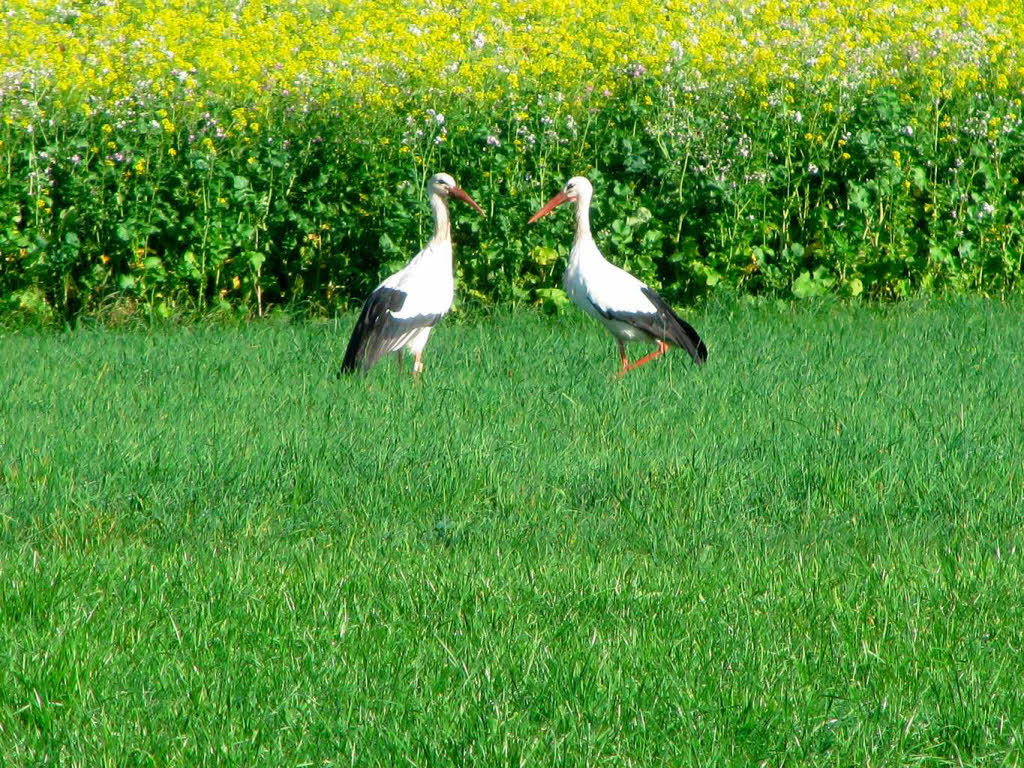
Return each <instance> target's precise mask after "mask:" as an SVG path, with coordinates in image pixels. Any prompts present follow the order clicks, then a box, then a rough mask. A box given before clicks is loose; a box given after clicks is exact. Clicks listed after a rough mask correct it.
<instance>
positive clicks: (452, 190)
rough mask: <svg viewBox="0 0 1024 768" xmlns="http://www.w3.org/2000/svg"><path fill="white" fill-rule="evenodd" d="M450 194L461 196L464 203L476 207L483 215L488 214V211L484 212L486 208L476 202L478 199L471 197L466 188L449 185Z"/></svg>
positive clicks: (460, 198)
mask: <svg viewBox="0 0 1024 768" xmlns="http://www.w3.org/2000/svg"><path fill="white" fill-rule="evenodd" d="M448 194H449V195H451V196H452V197H457V198H459V200H461V201H462V202H464V203H469V204H470V205H471V206H473V207H474V208H476V211H477V213H479V214H480V215H481V216H486V215H487V214H486V213H484V209H483V208H481V207H480V206H479V205H477V204H476V200H474V199H473V198H472V197H470V196H469V193H468V192H466V190H464V189H463V188H462V187H449V188H448Z"/></svg>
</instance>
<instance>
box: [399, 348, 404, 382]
mask: <svg viewBox="0 0 1024 768" xmlns="http://www.w3.org/2000/svg"><path fill="white" fill-rule="evenodd" d="M402 351H403V350H401V349H400V350H398V375H399V376H401V375H402V369H403V368H404V367H405V366H403V365H402Z"/></svg>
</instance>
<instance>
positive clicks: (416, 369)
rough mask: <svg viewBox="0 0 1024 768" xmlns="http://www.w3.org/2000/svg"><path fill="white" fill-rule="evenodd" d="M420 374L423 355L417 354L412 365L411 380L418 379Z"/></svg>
mask: <svg viewBox="0 0 1024 768" xmlns="http://www.w3.org/2000/svg"><path fill="white" fill-rule="evenodd" d="M421 373H423V353H422V352H417V353H416V355H415V357H414V359H413V364H412V375H413V378H416V379H418V378H419V376H420V374H421Z"/></svg>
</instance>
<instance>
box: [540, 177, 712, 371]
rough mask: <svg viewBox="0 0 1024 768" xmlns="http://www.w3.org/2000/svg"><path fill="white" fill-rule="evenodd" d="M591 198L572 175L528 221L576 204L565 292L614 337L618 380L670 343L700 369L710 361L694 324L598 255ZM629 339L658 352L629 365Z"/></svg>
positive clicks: (590, 191) (581, 179) (584, 182)
mask: <svg viewBox="0 0 1024 768" xmlns="http://www.w3.org/2000/svg"><path fill="white" fill-rule="evenodd" d="M593 194H594V188H593V186H591V184H590V182H589V181H588V180H587V179H585V178H584V177H583V176H574V177H573V178H571V179H569V181H567V182H566V184H565V186H564V187H563V188H562V191H561V192H559V193H558V194H557V195H555V196H554V197H552V198H551V199H550V200H549V201H548V203H547V205H545V206H544V207H543V208H541V209H540V210H539V211H537V212H536V213H535V214H533V217H532V218H531V219H530V221H529V223H530V224H532V223H533V222H535V221H537V219H539V218H540V217H541V216H546V215H547V214H549V213H551V211H553V210H554V209H555V208H557V207H558V206H559V205H561V204H562V203H566V202H575V203H576V236H575V238H573V241H572V251H570V253H569V266H568V267H566V270H565V274H564V275H563V276H562V287H563V288H565V292H566V293H567V294H568V295H569V297H570V298H571V299H572V300H573V302H575V304H576V306H577V307H579V308H580V309H582V310H583V311H584V312H586V313H587V314H588V315H590V316H591V317H593V318H595V319H597V320H598V321H599V322H600V323H601V324H602V325H604V327H605V328H607V329H608V332H609V333H611V334H612V336H614V337H615V341H616V343H617V344H618V345H619V357H620V359H621V361H622V367H621V368H620V369H619V376H622V375H623V374H625V373H627V372H628V371H631V370H633V369H634V368H639V367H640V366H641V365H643V364H644V363H647V362H650V361H651V360H654V359H655V358H657V357H661V356H662V355H663V354H665V353H666V352H667V351H668V348H669V345H670V344H674V345H675V346H677V347H682V348H683V349H685V350H686V351H687V352H689V353H690V356H691V357H692V358H693V361H694V362H695V363H696V364H697V365H702V364H703V363H704V361H705V360H707V358H708V348H707V347H706V346H704V342H703V341H701V338H700V336H699V335H698V334H697V331H695V330H694V329H693V326H691V325H690V324H689V323H687V322H686V321H685V320H683V319H681V318H680V317H679V315H677V314H676V313H675V312H674V311H673V310H672V308H671V307H670V306H669V305H668V304H666V303H665V301H664V299H662V298H661V297H660V296H659V295H658V294H657V293H655V292H654V290H653V289H651V288H650V287H649V286H647V285H645V284H644V283H642V282H641V281H639V280H637V279H636V278H635V277H633V276H632V275H631V274H629V273H628V272H626V271H625V270H623V269H619V268H618V267H616V266H615V265H614V264H611V263H609V262H608V261H607V260H606V259H605V258H604V256H602V255H601V251H599V250H598V248H597V244H596V243H595V242H594V236H593V235H591V234H590V198H591V197H592V196H593ZM629 341H653V342H654V343H655V344H656V345H657V349H655V350H654V351H653V352H651V353H650V354H649V355H647V356H645V357H642V358H640V359H639V360H636V361H635V362H632V363H631V362H629V358H628V357H627V356H626V342H629Z"/></svg>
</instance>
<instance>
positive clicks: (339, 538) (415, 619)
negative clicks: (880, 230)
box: [0, 297, 1024, 768]
mask: <svg viewBox="0 0 1024 768" xmlns="http://www.w3.org/2000/svg"><path fill="white" fill-rule="evenodd" d="M1021 310H1022V307H1021V306H1020V302H1019V301H1011V302H1008V303H1003V302H998V301H992V300H985V299H980V298H977V297H975V298H960V299H955V300H941V301H939V300H931V301H927V302H923V301H909V302H903V303H900V304H897V305H877V304H870V303H863V304H859V303H856V302H855V303H852V304H851V303H840V302H838V301H834V300H825V301H822V300H818V301H813V302H803V303H800V302H796V303H793V302H781V301H778V302H777V301H774V300H770V301H769V300H760V301H759V300H748V299H735V300H732V299H731V300H722V299H716V300H713V301H710V302H708V303H707V304H706V305H705V306H704V307H703V308H702V309H701V310H699V311H694V310H691V311H688V312H687V313H686V316H687V318H688V319H690V320H691V321H692V322H693V323H694V325H695V326H696V327H697V328H698V329H700V330H701V332H702V333H703V334H704V336H705V338H706V339H707V340H708V344H709V347H710V358H709V361H708V363H707V365H706V366H705V367H704V368H702V369H697V368H695V367H694V366H693V365H692V364H690V362H689V360H688V358H687V357H686V356H685V355H683V354H682V353H679V352H678V351H677V352H674V353H672V354H670V355H668V356H667V357H666V358H664V359H662V360H659V361H657V362H656V363H652V364H651V365H648V366H646V367H644V368H642V369H640V370H638V371H636V372H634V373H632V374H630V375H629V376H627V377H626V378H624V379H623V380H621V381H616V380H614V379H613V378H612V373H613V372H614V371H615V370H616V359H615V352H614V348H613V345H612V343H611V342H610V341H609V339H608V338H607V337H606V336H605V335H604V334H603V333H602V332H601V331H600V330H599V329H598V328H597V327H596V325H595V324H593V323H592V322H590V321H588V320H587V319H586V318H583V317H581V316H579V315H578V313H567V314H564V315H556V316H546V315H542V314H540V313H537V312H525V311H519V312H508V311H506V310H495V311H494V312H493V313H492V314H491V315H489V316H482V317H478V318H476V319H472V318H470V319H463V320H462V321H461V322H454V321H452V320H451V319H449V320H446V321H445V322H444V323H443V324H442V326H441V327H440V328H439V329H438V331H437V332H436V334H435V338H434V339H433V340H432V342H431V345H430V347H429V348H428V350H427V358H426V361H427V368H426V372H425V374H424V377H423V380H422V381H421V383H420V384H419V385H414V384H413V383H412V382H411V381H410V380H409V379H408V378H406V377H399V376H398V375H397V373H396V371H395V369H394V365H393V364H391V363H388V364H381V365H380V366H378V367H377V368H375V369H374V370H373V371H371V373H370V375H369V377H368V378H366V379H360V378H345V379H338V378H336V376H335V373H336V371H337V368H338V365H339V362H340V357H341V354H342V352H343V350H344V344H345V342H346V340H347V339H346V334H347V332H348V330H349V328H350V325H351V322H352V321H353V317H352V316H344V317H341V318H339V319H335V320H331V321H321V322H311V321H303V322H292V321H290V320H288V318H287V317H286V316H284V315H278V316H276V317H275V318H272V319H269V320H267V321H265V322H262V323H242V324H235V325H232V324H225V323H215V324H204V323H199V324H187V325H184V326H179V325H171V324H160V323H156V324H150V325H138V324H136V325H134V326H129V327H126V328H122V329H120V330H111V329H109V328H104V327H102V326H99V325H96V324H91V323H84V322H83V323H82V324H80V326H79V328H78V329H77V330H74V331H71V332H67V333H61V334H54V333H50V332H41V331H33V330H31V329H26V330H21V331H17V332H11V331H5V332H3V333H2V335H0V391H3V392H4V398H3V400H2V402H0V763H3V764H4V765H11V766H21V765H24V766H28V765H40V764H54V765H64V766H90V768H93V767H95V766H150V765H152V766H157V765H159V766H198V765H209V766H213V765H223V766H228V765H239V766H242V765H244V766H262V765H280V766H300V765H302V766H313V765H324V766H326V765H343V764H344V765H380V766H392V765H402V764H408V765H419V766H426V765H465V764H469V763H472V764H479V765H564V766H585V765H586V766H596V765H616V766H620V765H636V766H641V765H644V766H646V765H695V766H699V765H706V766H712V765H714V766H720V765H755V764H756V765H766V766H769V765H771V766H777V765H787V766H793V765H807V766H830V765H834V766H848V765H864V766H868V765H871V766H895V765H916V766H946V765H964V766H1011V765H1020V764H1021V763H1022V762H1024V747H1022V739H1024V688H1022V687H1021V685H1020V681H1021V680H1022V679H1024V653H1022V652H1021V649H1022V647H1024V600H1022V597H1021V595H1022V594H1024V561H1022V557H1024V552H1022V549H1021V545H1022V542H1024V540H1022V533H1024V530H1022V528H1024V522H1022V521H1024V518H1022V515H1021V510H1022V508H1024V463H1022V456H1024V429H1022V427H1024V396H1022V394H1021V389H1020V387H1019V381H1020V377H1019V370H1018V369H1019V363H1020V352H1019V350H1021V349H1022V348H1024V326H1022V324H1021V323H1020V313H1021Z"/></svg>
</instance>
